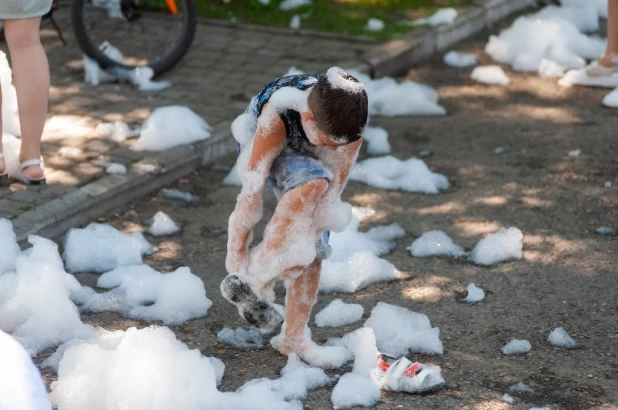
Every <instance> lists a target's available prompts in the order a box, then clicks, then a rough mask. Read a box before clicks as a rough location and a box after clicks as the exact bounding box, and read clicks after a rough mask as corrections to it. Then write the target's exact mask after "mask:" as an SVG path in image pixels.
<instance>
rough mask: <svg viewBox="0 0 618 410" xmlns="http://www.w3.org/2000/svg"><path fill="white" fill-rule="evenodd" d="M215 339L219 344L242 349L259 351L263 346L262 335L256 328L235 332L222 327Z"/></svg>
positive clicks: (240, 329) (239, 329) (238, 329)
mask: <svg viewBox="0 0 618 410" xmlns="http://www.w3.org/2000/svg"><path fill="white" fill-rule="evenodd" d="M217 339H219V341H220V342H223V343H227V344H229V345H232V346H236V347H240V348H242V349H261V348H262V347H264V346H265V344H264V335H263V334H262V332H260V329H258V328H257V327H252V328H250V329H242V328H237V329H236V330H232V329H229V328H227V327H224V328H223V329H221V330H220V331H219V333H217Z"/></svg>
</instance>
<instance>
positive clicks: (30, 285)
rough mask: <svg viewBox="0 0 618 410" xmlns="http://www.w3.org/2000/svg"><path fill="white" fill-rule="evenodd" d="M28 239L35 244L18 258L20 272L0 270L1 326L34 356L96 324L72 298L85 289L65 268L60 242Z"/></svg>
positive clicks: (33, 237) (16, 262)
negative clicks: (85, 321) (87, 320)
mask: <svg viewBox="0 0 618 410" xmlns="http://www.w3.org/2000/svg"><path fill="white" fill-rule="evenodd" d="M28 242H29V243H30V244H31V245H32V247H31V248H29V249H27V250H26V251H24V252H23V253H22V254H21V255H19V256H18V257H17V259H16V261H15V267H14V268H15V271H14V272H8V273H4V274H2V275H0V329H2V330H4V331H5V332H8V333H10V334H11V335H12V336H13V337H14V338H15V339H16V340H17V341H18V342H19V343H21V345H22V346H24V348H25V349H26V350H28V352H29V353H30V354H31V355H33V356H34V355H36V354H38V353H39V352H41V351H42V350H44V349H46V348H48V347H54V346H57V345H59V344H62V343H64V342H66V341H68V340H71V339H73V338H79V337H87V336H88V335H90V334H91V333H92V332H93V329H92V327H91V326H87V325H84V324H83V323H82V321H81V320H80V317H79V312H78V310H77V307H76V306H75V304H74V303H73V302H72V301H71V297H72V296H73V295H74V294H76V293H79V292H81V290H82V289H81V285H80V284H79V282H78V281H77V279H75V278H74V277H73V276H72V275H69V274H68V273H66V272H65V270H64V267H63V265H62V259H61V258H60V255H59V253H58V246H57V245H56V244H55V243H54V242H52V241H50V240H48V239H45V238H41V237H39V236H34V235H31V236H30V237H29V238H28ZM52 307H53V308H52Z"/></svg>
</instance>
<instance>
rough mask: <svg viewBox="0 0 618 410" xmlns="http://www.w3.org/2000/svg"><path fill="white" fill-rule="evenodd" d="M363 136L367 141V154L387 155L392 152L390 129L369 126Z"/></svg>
mask: <svg viewBox="0 0 618 410" xmlns="http://www.w3.org/2000/svg"><path fill="white" fill-rule="evenodd" d="M363 138H364V139H365V141H366V142H367V154H369V155H385V154H388V153H389V152H391V145H390V144H389V142H388V131H386V130H385V129H384V128H381V127H367V128H366V129H365V133H364V134H363Z"/></svg>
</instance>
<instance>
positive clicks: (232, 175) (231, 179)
mask: <svg viewBox="0 0 618 410" xmlns="http://www.w3.org/2000/svg"><path fill="white" fill-rule="evenodd" d="M221 184H222V185H230V186H242V181H241V180H240V175H238V169H237V168H236V165H234V166H233V167H232V169H231V170H230V172H229V173H228V174H227V175H226V176H225V178H223V181H221Z"/></svg>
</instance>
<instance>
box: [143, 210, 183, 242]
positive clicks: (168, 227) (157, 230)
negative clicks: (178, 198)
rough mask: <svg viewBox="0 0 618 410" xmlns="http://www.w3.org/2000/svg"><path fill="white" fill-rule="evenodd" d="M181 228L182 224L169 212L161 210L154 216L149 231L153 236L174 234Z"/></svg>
mask: <svg viewBox="0 0 618 410" xmlns="http://www.w3.org/2000/svg"><path fill="white" fill-rule="evenodd" d="M179 230H180V226H178V224H177V223H176V222H174V220H173V219H172V218H170V216H169V215H168V214H166V213H165V212H163V211H159V212H157V213H156V214H155V216H154V217H153V218H152V225H150V228H148V233H149V234H151V235H153V236H165V235H173V234H175V233H176V232H178V231H179Z"/></svg>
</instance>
